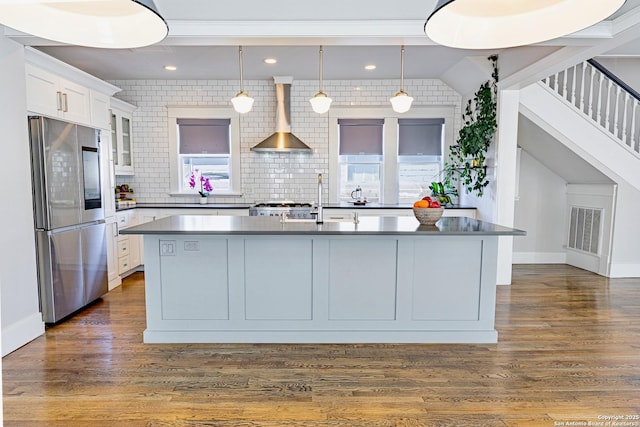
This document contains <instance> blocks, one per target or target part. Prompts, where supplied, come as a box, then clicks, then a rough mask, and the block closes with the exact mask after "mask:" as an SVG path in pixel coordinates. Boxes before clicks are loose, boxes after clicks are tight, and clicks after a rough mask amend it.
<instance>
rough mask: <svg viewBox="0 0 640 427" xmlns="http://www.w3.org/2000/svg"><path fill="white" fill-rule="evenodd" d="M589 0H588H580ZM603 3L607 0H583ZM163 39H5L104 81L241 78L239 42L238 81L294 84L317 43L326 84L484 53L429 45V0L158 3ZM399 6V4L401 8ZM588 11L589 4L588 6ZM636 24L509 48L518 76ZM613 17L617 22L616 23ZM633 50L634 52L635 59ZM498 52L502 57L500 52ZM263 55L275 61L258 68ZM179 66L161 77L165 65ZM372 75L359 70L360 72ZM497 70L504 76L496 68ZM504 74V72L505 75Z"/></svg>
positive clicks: (410, 74)
mask: <svg viewBox="0 0 640 427" xmlns="http://www.w3.org/2000/svg"><path fill="white" fill-rule="evenodd" d="M585 1H586V0H585ZM590 1H604V0H590ZM155 3H156V5H157V7H158V9H159V11H160V13H161V14H162V15H163V16H164V18H165V19H166V20H167V22H168V24H169V28H170V33H169V36H168V37H167V39H165V40H164V41H163V42H161V43H160V44H158V45H155V46H150V47H147V48H142V49H122V50H120V49H118V50H107V49H92V48H82V47H74V46H60V45H56V44H55V43H52V42H49V41H46V40H41V39H36V38H33V37H30V36H28V35H24V34H20V33H17V32H15V31H12V30H10V29H7V31H6V33H7V35H9V36H10V37H13V38H14V39H16V40H18V41H20V42H22V43H24V44H26V45H32V46H35V47H37V48H38V49H41V50H42V51H44V52H46V53H48V54H50V55H51V56H54V57H56V58H58V59H60V60H62V61H64V62H67V63H69V64H71V65H74V66H76V67H77V68H80V69H82V70H84V71H86V72H88V73H90V74H93V75H95V76H97V77H100V78H102V79H105V80H120V79H233V80H236V79H237V78H238V74H239V67H238V50H237V49H238V45H240V44H242V45H243V46H244V77H245V78H246V79H269V78H271V77H272V76H274V75H291V76H293V77H294V79H316V78H317V77H318V46H319V45H320V44H323V45H324V46H325V47H324V78H325V79H387V78H399V75H400V48H399V46H400V45H401V44H405V45H406V46H407V47H406V56H405V78H443V77H444V76H446V75H447V73H448V72H449V71H450V70H452V69H454V68H455V67H456V66H458V68H460V65H459V64H461V63H464V62H463V60H464V59H465V58H467V57H486V56H487V55H488V54H490V53H494V52H490V51H468V50H460V49H450V48H445V47H442V46H437V45H434V44H433V43H432V42H431V41H430V40H429V39H428V38H427V37H426V36H425V35H424V32H423V25H424V21H425V19H426V17H427V15H428V14H429V13H430V12H431V11H432V10H433V8H434V6H435V4H436V0H402V1H401V2H391V1H380V0H348V1H346V0H323V1H322V2H310V1H308V0H307V1H304V0H271V1H264V0H234V1H233V2H224V3H222V2H220V1H211V0H180V1H177V0H156V1H155ZM400 6H401V7H400ZM585 7H588V5H587V4H586V5H585ZM630 16H631V17H634V18H636V17H637V19H636V20H637V21H638V22H640V0H627V2H626V3H625V5H624V6H623V7H622V8H621V9H620V11H618V12H617V13H616V14H614V15H613V16H612V17H610V18H609V19H608V20H606V21H605V22H603V23H601V24H599V25H596V26H594V27H591V28H590V29H587V30H584V31H581V32H579V33H576V34H574V35H571V36H568V37H564V38H562V39H557V40H554V41H550V42H547V43H544V44H542V45H537V46H528V47H522V48H515V49H509V50H507V53H508V54H509V57H510V58H512V60H511V62H509V63H506V64H504V65H505V67H506V71H507V72H508V73H509V72H515V71H518V69H519V68H523V67H525V66H527V65H529V63H531V61H532V60H531V59H530V58H534V59H533V60H537V59H538V58H540V57H542V56H545V55H547V54H548V53H550V52H552V51H554V50H557V49H559V48H561V47H564V46H572V45H574V46H582V45H590V44H597V43H598V42H600V41H601V40H606V39H607V38H610V37H611V35H612V34H613V33H615V30H616V26H617V22H619V21H620V22H622V21H624V20H627V21H628V19H629V18H628V17H630ZM614 19H615V20H614ZM616 49H617V50H618V51H619V52H616V54H619V55H622V54H624V55H630V54H634V55H635V54H636V53H637V52H640V45H639V44H638V43H636V42H635V41H633V42H628V43H626V47H616ZM634 50H635V51H636V52H634ZM499 53H505V52H499ZM266 57H275V58H277V59H278V63H277V64H276V65H267V64H264V62H263V59H264V58H266ZM167 64H171V65H175V66H177V67H178V70H177V71H175V72H167V71H165V70H164V68H163V67H164V65H167ZM366 64H375V65H376V66H377V69H376V70H374V71H366V70H365V69H364V65H366ZM501 72H502V70H501ZM503 74H504V73H503Z"/></svg>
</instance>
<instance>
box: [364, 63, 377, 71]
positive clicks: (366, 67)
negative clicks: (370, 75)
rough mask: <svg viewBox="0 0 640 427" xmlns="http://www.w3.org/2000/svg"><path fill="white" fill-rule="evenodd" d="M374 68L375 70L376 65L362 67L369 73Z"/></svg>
mask: <svg viewBox="0 0 640 427" xmlns="http://www.w3.org/2000/svg"><path fill="white" fill-rule="evenodd" d="M376 68H377V67H376V65H375V64H368V65H365V66H364V69H365V70H369V71H371V70H375V69H376Z"/></svg>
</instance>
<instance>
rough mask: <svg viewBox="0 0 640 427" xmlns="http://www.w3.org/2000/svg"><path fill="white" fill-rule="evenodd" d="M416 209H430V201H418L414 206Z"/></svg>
mask: <svg viewBox="0 0 640 427" xmlns="http://www.w3.org/2000/svg"><path fill="white" fill-rule="evenodd" d="M413 207H414V208H428V207H429V201H428V200H418V201H417V202H415V203H414V204H413Z"/></svg>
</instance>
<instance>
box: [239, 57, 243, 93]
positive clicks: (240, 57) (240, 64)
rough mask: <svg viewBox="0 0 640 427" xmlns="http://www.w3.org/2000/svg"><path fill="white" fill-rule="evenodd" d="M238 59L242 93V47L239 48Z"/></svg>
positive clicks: (241, 90)
mask: <svg viewBox="0 0 640 427" xmlns="http://www.w3.org/2000/svg"><path fill="white" fill-rule="evenodd" d="M239 53H240V55H239V58H240V60H239V61H240V92H244V82H243V79H242V74H243V70H242V46H240V47H239Z"/></svg>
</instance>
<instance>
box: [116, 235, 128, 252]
mask: <svg viewBox="0 0 640 427" xmlns="http://www.w3.org/2000/svg"><path fill="white" fill-rule="evenodd" d="M124 255H129V238H128V237H125V238H122V237H121V238H119V239H118V257H121V256H124Z"/></svg>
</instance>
